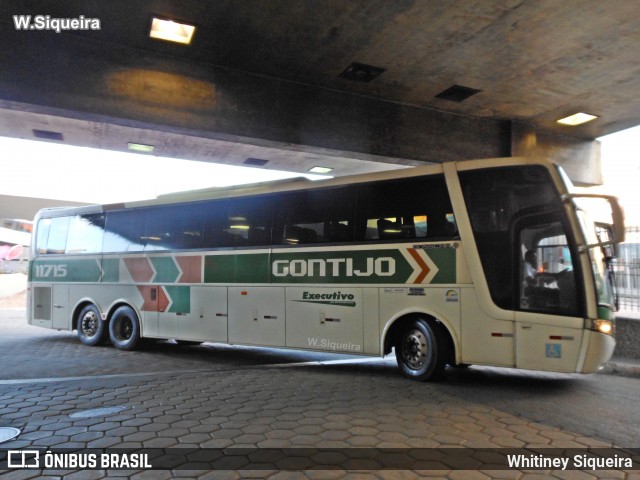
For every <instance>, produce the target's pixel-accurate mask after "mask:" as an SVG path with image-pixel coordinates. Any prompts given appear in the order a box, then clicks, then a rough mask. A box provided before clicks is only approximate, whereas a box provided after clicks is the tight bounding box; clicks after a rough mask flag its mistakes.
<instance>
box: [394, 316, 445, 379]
mask: <svg viewBox="0 0 640 480" xmlns="http://www.w3.org/2000/svg"><path fill="white" fill-rule="evenodd" d="M445 350H446V342H445V341H444V339H443V338H442V334H441V333H439V332H438V331H437V329H435V328H434V327H432V326H431V325H429V323H428V322H427V321H425V320H423V319H416V320H413V321H411V322H409V323H408V324H407V325H406V326H405V328H404V329H403V330H402V331H401V332H400V335H399V336H398V340H397V342H396V345H395V351H396V360H397V361H398V367H400V370H401V371H402V374H403V375H404V376H405V377H408V378H410V379H412V380H418V381H421V382H424V381H426V380H437V379H440V378H442V376H443V373H444V368H445V366H446V358H447V355H446V351H445Z"/></svg>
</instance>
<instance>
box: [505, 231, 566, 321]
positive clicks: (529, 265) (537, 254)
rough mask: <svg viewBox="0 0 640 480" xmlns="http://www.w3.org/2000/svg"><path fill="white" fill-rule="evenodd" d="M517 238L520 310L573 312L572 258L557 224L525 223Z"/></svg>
mask: <svg viewBox="0 0 640 480" xmlns="http://www.w3.org/2000/svg"><path fill="white" fill-rule="evenodd" d="M519 238H520V241H519V244H518V246H519V258H520V261H519V265H520V268H519V281H520V302H519V305H520V309H521V310H528V311H537V312H546V313H556V314H561V315H577V314H578V301H577V295H576V283H575V274H574V271H573V261H572V256H571V252H570V250H569V247H568V244H567V238H566V236H565V235H564V233H563V229H562V225H561V223H560V222H559V221H555V222H551V223H545V224H544V225H540V224H536V225H531V226H526V227H524V228H522V229H521V230H520V235H519Z"/></svg>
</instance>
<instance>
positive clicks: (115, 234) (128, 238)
mask: <svg viewBox="0 0 640 480" xmlns="http://www.w3.org/2000/svg"><path fill="white" fill-rule="evenodd" d="M146 223H147V209H145V208H138V209H131V210H114V211H110V212H107V221H106V229H105V234H104V241H103V251H104V252H140V251H142V250H144V245H145V243H146V241H145V238H144V237H145V234H144V229H145V225H146Z"/></svg>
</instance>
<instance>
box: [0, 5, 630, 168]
mask: <svg viewBox="0 0 640 480" xmlns="http://www.w3.org/2000/svg"><path fill="white" fill-rule="evenodd" d="M16 14H30V15H50V16H51V17H56V18H65V17H78V16H79V15H83V16H84V17H86V18H98V19H100V23H101V25H100V26H101V29H100V31H98V32H95V31H73V32H62V33H55V34H51V35H48V36H43V35H39V34H41V32H17V31H16V29H15V28H14V26H13V20H12V16H13V15H16ZM0 15H1V18H2V21H3V24H2V32H3V33H0V40H2V45H3V47H2V48H3V49H4V50H10V49H12V46H13V45H14V44H15V45H18V44H19V46H20V47H21V48H26V49H31V48H33V49H39V48H42V45H39V43H41V42H43V41H46V42H50V41H56V40H57V39H58V38H63V37H64V38H66V39H71V40H72V42H77V43H78V44H79V45H80V44H82V45H91V48H92V49H93V50H92V51H94V52H99V55H102V56H104V57H105V58H106V57H117V56H118V55H119V52H127V55H129V56H132V57H137V58H139V62H140V64H145V62H146V61H148V60H147V59H148V58H150V57H157V56H161V57H164V58H168V59H178V60H179V61H180V62H182V64H183V65H184V64H185V62H186V63H187V64H189V65H192V66H193V68H194V69H198V68H202V66H203V65H204V66H211V67H215V68H218V69H224V70H225V71H228V72H232V73H233V72H243V73H248V74H251V75H254V76H257V78H264V79H265V81H267V80H268V81H271V80H273V79H278V80H283V81H286V82H291V83H294V84H298V85H303V86H305V87H311V88H313V89H317V90H319V91H323V92H346V93H347V94H350V95H353V96H356V97H364V98H373V99H376V100H382V101H385V102H391V103H393V104H397V105H401V106H411V107H417V108H420V109H429V110H433V111H436V112H445V113H451V114H455V115H460V116H462V117H472V118H477V119H488V120H494V121H495V120H497V121H515V122H520V123H522V124H525V125H529V126H531V127H533V128H535V129H537V130H539V131H545V132H549V133H551V134H561V135H569V136H573V137H578V138H582V139H593V138H597V137H599V136H602V135H606V134H609V133H613V132H616V131H619V130H622V129H625V128H629V127H632V126H636V125H638V124H640V62H639V61H638V58H639V57H638V47H639V46H640V8H638V3H637V2H636V1H635V0H616V1H614V2H602V1H596V0H563V1H557V0H536V1H523V0H454V1H427V0H424V1H419V0H414V1H409V0H407V1H389V0H349V1H348V2H345V1H343V0H317V1H306V0H261V1H258V0H216V1H201V0H183V1H179V2H178V1H168V0H164V1H163V0H148V1H130V0H126V1H125V0H110V1H104V0H84V1H64V2H60V1H58V0H50V1H49V0H34V1H29V0H27V1H15V0H3V2H2V3H1V4H0ZM153 15H157V16H163V17H168V18H173V19H176V20H181V21H186V22H189V23H193V24H195V25H196V26H197V30H196V34H195V37H194V40H193V42H192V44H191V45H190V46H187V47H185V46H179V45H173V44H169V43H164V42H159V41H156V40H152V39H150V38H149V36H148V30H149V25H150V21H151V18H152V16H153ZM3 39H4V40H3ZM3 61H4V62H6V63H5V64H4V66H3V67H4V70H5V72H11V74H14V73H15V72H17V73H15V74H16V75H17V77H16V78H18V77H19V78H20V82H16V85H15V86H14V88H12V89H11V92H6V91H5V92H2V91H1V90H0V108H1V110H0V135H6V136H15V137H23V138H31V137H32V133H31V131H32V130H33V129H45V130H55V131H62V129H65V128H66V129H67V130H64V131H65V140H66V141H67V142H68V143H73V144H78V145H84V146H95V147H99V148H113V149H122V146H121V145H122V139H123V138H127V140H129V141H135V140H138V141H140V142H142V143H145V142H149V143H151V142H160V143H157V145H162V143H161V142H162V141H163V140H162V139H163V138H164V139H165V140H164V145H165V152H164V153H165V154H166V155H167V156H176V157H182V158H190V159H195V160H203V161H216V162H222V163H232V164H241V163H242V161H243V160H244V159H245V158H247V157H257V158H268V159H270V160H272V159H277V160H276V161H273V162H271V163H270V165H269V167H270V168H279V169H287V170H294V171H304V170H305V169H307V168H309V167H310V166H313V165H317V164H331V166H333V165H339V169H340V171H337V172H336V173H337V174H344V173H355V172H358V171H362V169H366V168H367V163H368V161H371V160H373V161H376V162H379V163H380V165H378V167H377V168H378V169H383V168H388V166H386V165H385V164H392V163H402V164H407V165H411V164H415V163H417V162H416V161H414V160H413V159H412V158H400V157H399V156H395V155H389V156H385V155H369V154H366V153H362V154H358V152H357V151H354V152H351V153H349V154H346V153H345V152H344V151H340V150H336V149H332V148H330V147H327V148H322V146H318V145H315V146H313V148H311V147H310V148H306V147H305V146H304V142H300V144H286V143H285V144H283V143H280V144H277V145H276V144H273V143H263V142H261V141H260V138H255V139H253V140H247V141H246V142H244V144H243V143H242V142H241V143H238V142H237V141H235V140H237V139H229V141H227V139H225V137H224V136H220V135H217V136H216V135H213V136H211V137H215V138H205V137H203V136H198V135H193V134H190V133H189V132H185V131H183V130H180V128H178V127H179V124H177V125H178V127H176V128H172V122H171V119H167V121H166V122H165V127H164V130H165V131H164V133H162V128H159V129H158V130H159V131H160V133H158V132H156V133H155V134H154V133H153V131H154V128H152V127H149V128H142V127H143V126H142V125H137V124H135V123H131V122H129V121H126V120H119V119H118V118H117V116H115V117H104V116H100V115H99V113H100V112H98V113H96V115H95V116H93V117H92V116H90V115H89V116H88V115H87V113H88V114H91V113H92V112H91V111H89V112H86V111H85V112H82V114H79V113H77V111H75V109H74V108H72V109H70V110H69V111H67V112H66V114H65V112H64V111H61V110H60V109H59V108H54V107H55V105H53V106H52V105H50V104H44V102H43V104H42V105H38V104H33V103H32V102H30V101H25V100H24V98H28V95H25V97H24V98H23V97H21V95H20V94H21V91H22V90H21V89H23V88H24V89H28V88H29V85H30V77H29V75H36V73H33V74H32V73H31V72H30V71H28V69H25V68H24V67H21V66H20V68H19V66H12V65H11V63H12V62H14V60H13V57H11V55H10V54H8V53H6V54H5V56H4V57H3ZM113 61H117V59H115V60H113ZM352 62H358V63H361V64H367V65H372V66H375V67H379V68H380V69H384V71H383V72H382V73H381V74H380V75H379V76H378V77H376V78H374V79H373V80H371V81H369V82H363V81H354V80H349V79H346V78H343V77H342V76H341V73H342V72H344V71H345V70H346V69H347V68H348V67H349V66H350V65H351V64H352ZM79 64H80V65H81V64H82V62H78V61H75V62H74V65H79ZM15 65H18V61H17V60H15ZM21 65H22V64H21ZM51 67H52V68H56V66H55V65H52V66H51ZM91 68H92V62H91V59H88V61H87V62H86V71H83V70H82V68H77V69H76V70H74V71H73V74H72V75H71V76H70V77H69V88H70V91H69V94H70V95H74V94H76V93H77V94H78V95H82V94H83V92H82V91H80V90H78V91H77V92H76V91H74V88H75V86H76V85H80V83H79V81H77V79H76V78H74V76H77V78H80V77H82V76H86V75H90V74H91ZM34 72H35V71H34ZM0 75H2V73H1V71H0ZM4 80H5V82H11V79H10V78H9V79H7V78H5V79H4ZM34 82H35V79H34ZM18 83H19V84H18ZM8 84H9V83H5V85H8ZM23 85H24V87H23ZM453 85H461V86H465V87H469V88H472V89H476V90H479V92H478V93H476V94H475V95H473V96H471V97H469V98H468V99H466V100H464V101H460V102H457V101H452V100H447V99H442V98H438V96H437V95H438V94H440V93H441V92H443V91H445V90H446V89H448V88H449V87H452V86H453ZM78 88H80V87H78ZM25 105H27V106H25ZM87 109H88V110H91V108H90V106H89V107H87ZM177 110H179V108H178V109H177ZM578 111H582V112H588V113H591V114H594V115H597V116H598V119H596V120H594V121H592V122H590V123H587V124H585V125H583V126H579V127H566V126H561V125H558V124H557V123H556V122H555V121H556V120H557V119H558V118H560V117H563V116H565V115H568V114H571V113H575V112H578ZM178 113H179V112H178ZM178 113H177V114H178ZM345 115H349V113H348V112H345ZM43 125H45V126H46V128H43ZM56 129H60V130H56ZM154 135H155V136H154ZM180 138H182V140H180ZM158 153H160V154H162V149H160V150H158ZM350 158H355V159H356V162H355V163H353V164H350V163H349V161H350ZM332 162H333V163H332ZM358 162H360V163H358Z"/></svg>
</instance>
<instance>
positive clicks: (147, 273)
mask: <svg viewBox="0 0 640 480" xmlns="http://www.w3.org/2000/svg"><path fill="white" fill-rule="evenodd" d="M570 188H571V187H570V184H569V183H568V180H566V178H564V176H563V174H562V172H561V170H559V169H558V168H556V167H555V166H554V165H552V164H550V163H548V162H546V161H542V160H539V161H534V160H530V159H518V158H509V159H490V160H477V161H467V162H458V163H453V162H452V163H445V164H442V165H433V166H427V167H419V168H415V169H407V170H401V171H395V172H384V173H379V174H371V175H360V176H354V177H342V178H337V179H332V180H327V181H323V182H313V183H310V182H305V181H293V182H285V183H282V182H280V183H276V184H274V185H255V186H249V187H241V188H225V189H213V190H204V191H195V192H187V193H184V194H176V195H168V196H164V197H162V198H159V199H156V200H152V201H147V202H135V203H130V204H119V205H105V206H92V207H80V208H71V209H51V210H43V211H41V212H39V214H38V216H37V218H36V221H35V222H36V228H35V231H34V242H33V244H32V250H31V252H32V258H31V264H30V272H29V282H30V299H29V308H28V312H29V315H28V317H29V323H31V324H32V325H38V326H42V327H47V328H56V329H64V330H73V329H76V330H77V331H78V335H79V338H80V340H81V341H82V342H83V343H85V344H87V345H96V344H98V343H102V342H104V341H108V340H110V341H111V343H113V345H115V346H116V347H118V348H120V349H124V350H130V349H133V348H135V347H136V346H137V345H138V344H139V342H140V340H141V339H143V338H160V339H176V340H179V341H189V342H222V343H229V344H243V345H257V346H271V347H284V348H296V349H306V350H324V351H331V352H343V353H353V354H361V355H386V354H388V353H390V352H391V351H392V350H395V354H396V357H397V360H398V364H399V367H400V369H401V370H402V372H403V373H404V374H405V375H406V376H408V377H410V378H414V379H419V380H425V379H428V378H437V377H438V376H440V375H441V374H442V373H443V371H444V368H445V366H446V365H447V364H450V365H458V364H471V363H473V364H485V365H499V366H507V367H517V368H527V369H541V370H550V371H560V372H585V373H586V372H593V371H595V370H597V368H598V366H599V365H600V364H601V363H602V362H604V361H606V360H608V358H609V357H610V355H611V354H612V352H613V348H614V345H615V342H614V340H613V337H612V334H613V321H614V320H613V318H614V317H613V313H612V311H613V303H614V302H613V292H612V289H611V288H610V287H611V286H610V280H609V278H608V276H607V272H608V268H607V264H606V262H607V261H608V258H609V257H607V256H605V255H604V246H606V244H611V243H615V242H617V241H620V240H622V238H623V233H621V232H623V228H624V226H623V224H622V223H623V222H622V216H621V211H620V208H619V206H618V204H617V201H616V200H615V199H614V198H611V197H601V200H602V201H604V202H605V203H608V204H609V206H610V210H611V212H612V220H611V223H610V224H609V227H610V233H611V236H612V237H611V238H610V239H607V241H605V240H601V239H599V238H597V237H596V230H595V225H594V224H593V222H591V221H590V220H589V217H588V215H587V213H586V212H585V211H584V210H583V209H580V208H579V205H577V201H578V200H577V198H576V197H575V195H572V194H570ZM592 197H593V196H592ZM551 252H552V253H553V259H554V261H557V262H558V263H560V261H561V262H562V265H563V267H562V268H560V267H559V266H558V267H556V268H554V269H548V268H547V269H546V270H545V268H546V267H545V266H544V265H545V262H547V261H548V259H550V258H551V257H550V254H551ZM532 257H537V259H536V260H534V261H533V264H532V261H531V258H532ZM538 259H539V260H538ZM545 259H546V260H545ZM540 262H542V263H540Z"/></svg>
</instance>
